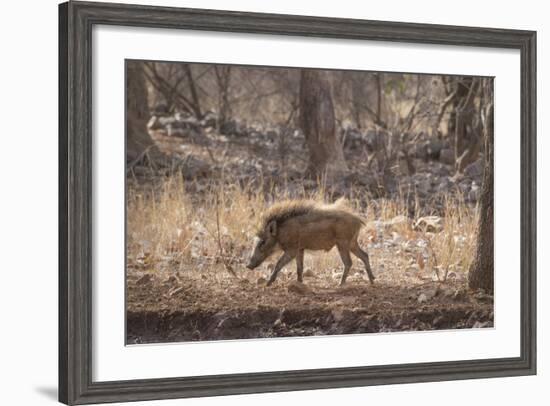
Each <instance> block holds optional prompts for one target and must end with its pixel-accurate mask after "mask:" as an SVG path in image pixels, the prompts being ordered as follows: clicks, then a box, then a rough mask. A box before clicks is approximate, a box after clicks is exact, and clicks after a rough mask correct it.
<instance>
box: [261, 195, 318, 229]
mask: <svg viewBox="0 0 550 406" xmlns="http://www.w3.org/2000/svg"><path fill="white" fill-rule="evenodd" d="M318 206H319V204H318V203H316V202H314V201H313V200H285V201H282V202H279V203H275V204H274V205H273V206H271V207H270V208H269V209H267V210H266V212H265V213H264V214H263V215H262V217H261V219H260V222H259V224H258V228H257V231H256V234H258V235H259V234H261V233H263V231H264V230H265V229H266V228H267V225H268V224H269V223H271V222H272V221H275V222H276V223H277V225H280V224H281V223H283V222H284V221H285V220H288V219H289V218H292V217H296V216H303V215H304V214H307V213H309V212H311V211H312V210H315V209H316V208H317V207H318Z"/></svg>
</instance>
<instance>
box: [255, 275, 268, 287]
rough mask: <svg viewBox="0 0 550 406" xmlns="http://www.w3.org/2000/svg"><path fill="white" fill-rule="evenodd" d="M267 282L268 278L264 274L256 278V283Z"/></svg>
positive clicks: (263, 283)
mask: <svg viewBox="0 0 550 406" xmlns="http://www.w3.org/2000/svg"><path fill="white" fill-rule="evenodd" d="M266 283H267V279H266V278H264V277H263V276H260V277H259V278H258V279H257V280H256V285H265V284H266Z"/></svg>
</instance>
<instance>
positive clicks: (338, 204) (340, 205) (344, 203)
mask: <svg viewBox="0 0 550 406" xmlns="http://www.w3.org/2000/svg"><path fill="white" fill-rule="evenodd" d="M332 207H333V208H335V209H337V210H343V211H346V212H348V213H349V214H351V215H352V216H353V217H354V218H355V219H356V220H357V221H358V222H359V223H361V226H366V225H367V222H366V221H365V220H364V219H363V218H362V217H361V216H359V215H358V214H355V213H354V212H353V211H352V209H351V207H350V205H349V200H348V199H346V198H345V197H343V196H342V197H340V198H338V199H337V200H336V201H335V202H334V203H332Z"/></svg>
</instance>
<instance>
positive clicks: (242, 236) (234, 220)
mask: <svg viewBox="0 0 550 406" xmlns="http://www.w3.org/2000/svg"><path fill="white" fill-rule="evenodd" d="M184 182H185V181H184V180H183V178H182V177H181V176H177V175H174V176H171V177H167V178H165V179H164V180H163V181H162V184H161V185H160V186H156V187H152V186H149V187H147V188H144V187H135V186H132V184H130V186H129V190H128V200H127V216H128V217H127V222H128V223H127V232H128V245H127V258H128V270H129V273H131V271H132V270H139V271H153V272H169V273H173V272H176V271H178V272H180V273H182V274H185V275H187V276H189V277H201V275H203V276H204V275H205V274H210V275H212V276H214V277H215V278H216V279H219V278H228V277H229V278H233V277H235V276H237V277H246V278H248V277H249V276H250V271H247V270H245V268H244V263H245V261H246V259H247V256H248V253H249V250H250V249H251V248H252V247H251V244H252V239H253V236H254V231H255V225H256V223H257V220H258V218H259V217H260V215H261V213H262V212H263V211H264V210H265V209H266V208H267V207H268V206H269V204H270V202H269V201H268V200H267V199H266V197H265V196H266V195H267V196H274V195H275V196H277V197H278V198H280V199H285V198H289V197H290V196H289V195H288V193H287V192H282V193H278V191H276V190H271V191H270V192H269V193H267V194H264V193H259V192H257V190H256V189H254V188H252V187H249V186H244V187H239V186H237V185H231V186H220V184H218V183H212V184H209V185H207V186H204V185H202V186H201V187H200V190H201V192H200V193H198V194H194V195H189V194H188V193H187V192H186V187H185V183H184ZM221 184H222V185H223V184H225V182H221ZM262 189H265V188H262ZM267 189H268V190H269V189H270V188H267ZM325 195H326V192H325V190H324V188H322V187H319V188H318V189H317V192H315V193H314V194H313V195H311V194H308V193H306V192H303V193H302V195H301V196H293V197H303V198H313V199H315V200H323V197H324V196H325ZM329 199H330V198H329ZM404 200H405V199H404V198H403V199H397V200H384V199H378V200H376V201H370V202H369V205H368V208H367V209H366V210H361V209H360V207H361V204H360V203H361V202H364V201H368V197H367V196H362V195H361V192H357V191H356V192H354V193H353V194H352V196H350V205H351V206H352V207H354V208H355V209H356V211H357V212H358V213H359V214H360V215H361V216H362V217H364V218H365V219H366V221H367V223H368V225H367V227H365V228H364V229H363V230H362V232H361V234H360V243H361V245H362V246H364V247H366V248H367V249H368V251H369V254H370V256H371V262H372V264H373V267H374V271H375V274H377V276H378V275H380V276H381V277H382V278H383V279H385V280H386V281H387V282H389V283H413V284H414V283H419V281H420V282H421V281H422V280H432V279H433V280H439V281H444V280H445V279H446V278H447V277H453V278H457V279H464V278H465V277H466V273H467V270H468V268H469V265H470V262H471V259H472V256H473V252H474V247H475V234H476V229H477V221H478V214H477V209H476V208H472V207H469V206H468V205H466V204H465V203H464V201H463V200H462V199H460V197H453V198H451V197H449V198H447V199H446V203H445V210H444V215H443V216H442V229H441V231H438V232H428V231H426V230H422V229H416V228H415V227H414V223H415V221H416V219H408V218H407V217H406V213H407V209H406V207H407V205H406V204H405V202H404ZM274 260H275V258H272V259H271V260H269V261H266V263H264V264H263V265H262V267H260V273H262V272H264V273H265V275H267V272H268V271H269V269H270V267H271V266H272V265H271V263H272V262H273V261H274ZM354 265H357V266H358V269H359V265H360V262H359V261H354ZM291 267H292V266H289V269H290V268H291ZM305 267H306V269H310V270H311V271H312V272H314V273H315V274H317V275H319V276H320V277H323V278H326V282H327V283H332V282H331V281H332V280H333V279H336V278H337V277H338V273H339V272H341V267H342V266H341V261H340V259H339V257H338V254H337V252H336V251H335V250H332V251H330V252H329V253H309V254H308V255H306V259H305ZM285 274H287V277H291V276H290V275H293V274H294V272H288V271H287V272H285ZM255 275H257V274H255Z"/></svg>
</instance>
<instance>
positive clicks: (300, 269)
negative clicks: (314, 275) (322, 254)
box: [296, 250, 304, 282]
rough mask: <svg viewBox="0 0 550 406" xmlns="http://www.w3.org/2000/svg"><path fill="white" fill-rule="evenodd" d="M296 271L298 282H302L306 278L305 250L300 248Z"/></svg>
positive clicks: (297, 255)
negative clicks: (304, 275) (304, 276)
mask: <svg viewBox="0 0 550 406" xmlns="http://www.w3.org/2000/svg"><path fill="white" fill-rule="evenodd" d="M296 272H297V273H298V282H302V281H303V279H304V278H303V274H304V250H298V253H297V254H296Z"/></svg>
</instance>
